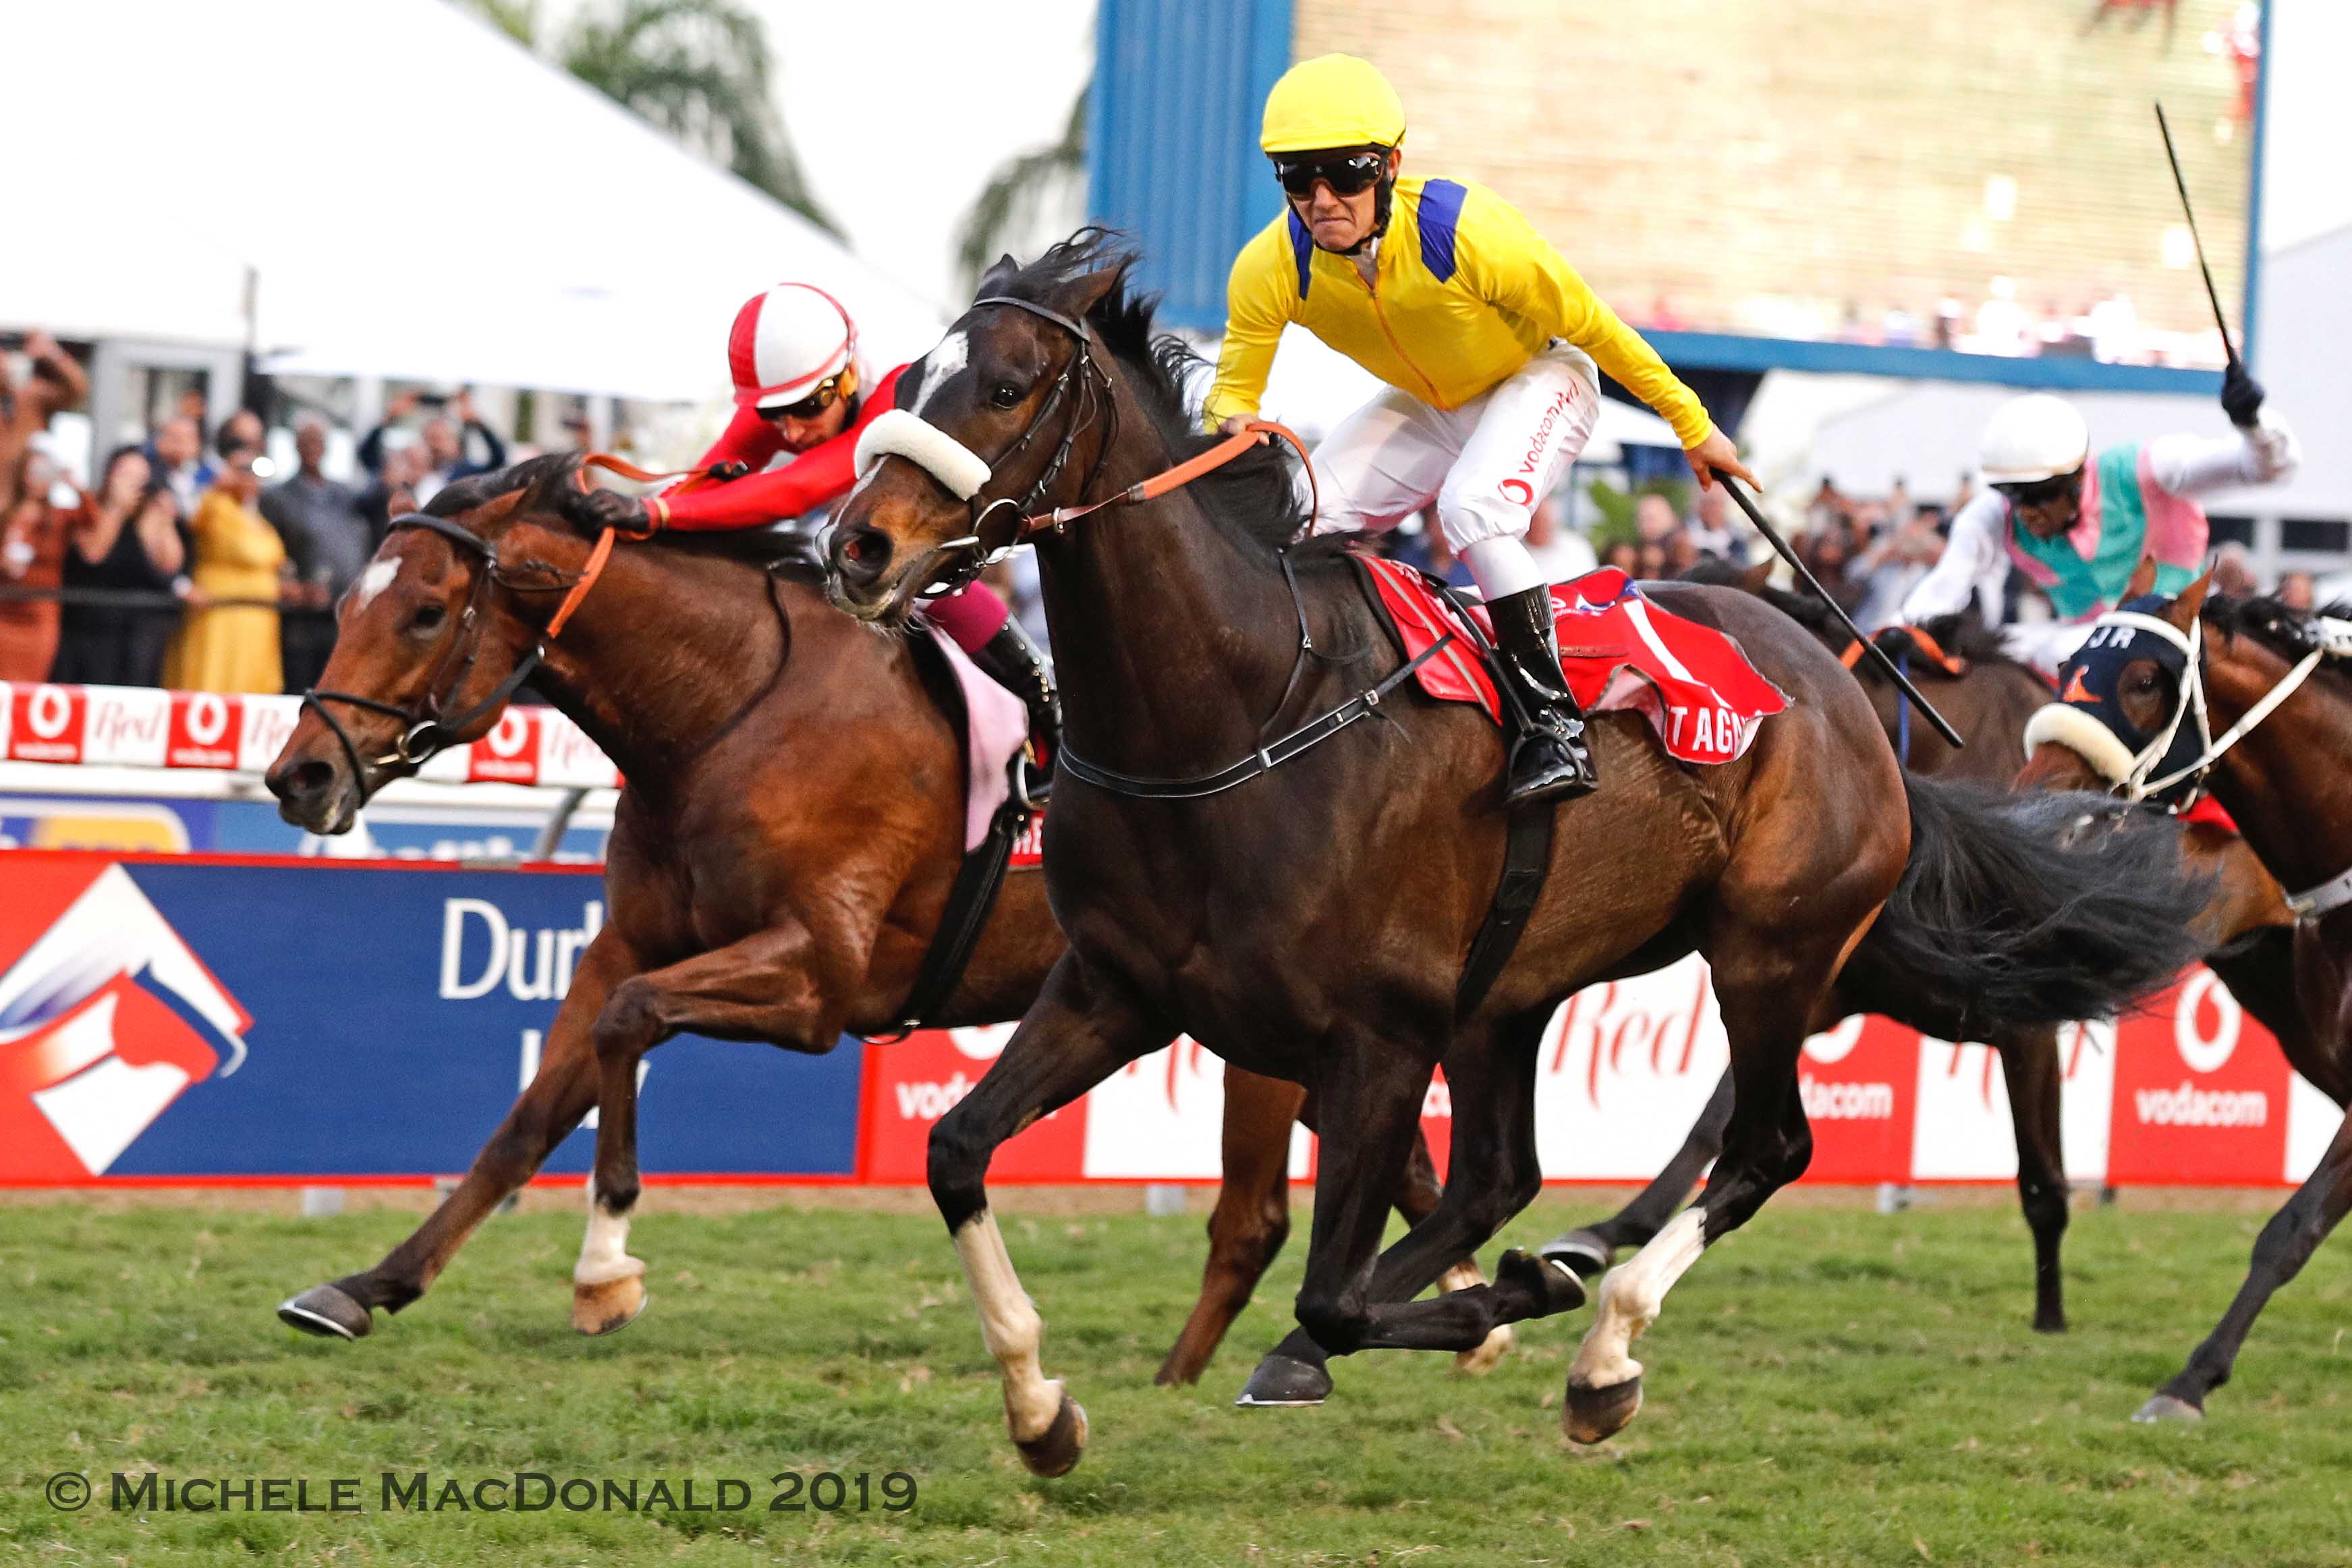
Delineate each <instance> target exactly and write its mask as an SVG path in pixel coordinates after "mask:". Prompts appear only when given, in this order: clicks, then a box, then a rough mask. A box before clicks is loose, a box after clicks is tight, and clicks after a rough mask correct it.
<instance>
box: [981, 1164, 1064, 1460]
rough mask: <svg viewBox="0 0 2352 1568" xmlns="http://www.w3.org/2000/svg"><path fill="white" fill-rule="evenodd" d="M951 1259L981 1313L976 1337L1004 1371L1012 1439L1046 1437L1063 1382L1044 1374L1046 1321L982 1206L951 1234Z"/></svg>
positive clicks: (1025, 1440)
mask: <svg viewBox="0 0 2352 1568" xmlns="http://www.w3.org/2000/svg"><path fill="white" fill-rule="evenodd" d="M955 1248H956V1258H957V1259H958V1260H959V1261H961V1263H962V1264H963V1278H964V1283H965V1284H966V1285H967V1286H968V1287H969V1288H970V1289H971V1304H972V1306H973V1307H974V1308H976V1309H978V1310H979V1312H980V1337H981V1339H982V1341H983V1342H985V1343H986V1344H987V1346H988V1353H989V1354H990V1355H992V1356H993V1357H995V1358H996V1364H997V1366H998V1367H999V1368H1001V1369H1002V1370H1003V1373H1004V1419H1005V1423H1006V1424H1007V1425H1008V1426H1011V1428H1012V1429H1013V1441H1014V1442H1016V1443H1029V1442H1034V1441H1035V1440H1036V1439H1037V1438H1039V1437H1042V1436H1045V1429H1046V1428H1047V1427H1049V1426H1053V1424H1054V1417H1055V1415H1056V1414H1058V1413H1059V1412H1060V1410H1061V1408H1062V1385H1061V1384H1060V1383H1059V1382H1057V1381H1054V1380H1050V1379H1048V1378H1047V1377H1046V1376H1045V1370H1044V1368H1043V1367H1042V1366H1041V1365H1040V1363H1039V1362H1038V1359H1037V1352H1038V1349H1039V1346H1040V1345H1041V1344H1042V1342H1044V1339H1045V1320H1044V1319H1043V1318H1040V1317H1039V1316H1038V1315H1037V1309H1036V1306H1035V1305H1034V1303H1033V1302H1031V1300H1029V1294H1028V1292H1027V1291H1025V1290H1024V1289H1021V1277H1020V1276H1019V1275H1017V1274H1015V1273H1014V1272H1013V1257H1012V1255H1011V1254H1010V1253H1008V1252H1006V1251H1005V1249H1004V1235H1003V1232H1002V1231H1000V1230H998V1229H997V1228H996V1216H995V1215H993V1214H991V1213H990V1212H989V1211H988V1210H986V1209H982V1210H981V1211H980V1212H979V1213H978V1214H976V1215H972V1216H971V1218H970V1219H968V1220H966V1221H964V1223H963V1226H962V1228H961V1229H959V1230H958V1231H957V1232H956V1233H955Z"/></svg>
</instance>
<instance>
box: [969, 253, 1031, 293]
mask: <svg viewBox="0 0 2352 1568" xmlns="http://www.w3.org/2000/svg"><path fill="white" fill-rule="evenodd" d="M1020 270H1021V264H1020V263H1019V262H1017V261H1015V260H1013V253H1012V252H1011V251H1009V250H1008V251H1006V252H1005V253H1004V254H1003V255H1002V256H1000V257H998V258H996V264H995V265H994V266H992V267H991V268H989V269H988V270H987V271H986V272H984V273H982V274H981V279H980V289H979V292H977V293H976V294H974V295H973V296H972V297H973V298H974V299H977V300H985V299H987V298H989V297H990V296H991V295H994V294H1002V293H1003V292H1004V287H1005V285H1006V284H1008V283H1010V282H1012V281H1013V274H1014V273H1016V272H1018V271H1020Z"/></svg>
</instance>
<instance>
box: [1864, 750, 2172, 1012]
mask: <svg viewBox="0 0 2352 1568" xmlns="http://www.w3.org/2000/svg"><path fill="white" fill-rule="evenodd" d="M1903 782H1904V785H1905V787H1906V791H1907V793H1908V795H1909V796H1910V805H1911V859H1910V862H1909V864H1907V865H1906V866H1905V867H1904V868H1903V879H1902V880H1901V881H1900V882H1898V883H1897V884H1896V885H1895V894H1894V896H1893V897H1892V898H1890V899H1888V900H1886V906H1885V909H1884V910H1880V912H1879V916H1878V919H1877V921H1876V922H1875V923H1874V924H1873V925H1872V926H1871V928H1870V932H1869V934H1868V935H1867V936H1866V937H1865V938H1864V940H1863V942H1862V943H1861V945H1860V947H1859V948H1857V949H1856V951H1855V953H1854V958H1855V960H1856V961H1857V965H1858V968H1859V970H1860V972H1861V973H1864V974H1868V975H1869V977H1870V978H1871V979H1872V980H1873V981H1874V982H1875V984H1874V985H1873V987H1872V989H1874V990H1877V989H1885V988H1887V987H1888V986H1889V984H1890V983H1892V984H1894V985H1895V986H1899V987H1901V988H1903V989H1904V990H1905V991H1906V992H1907V993H1908V994H1909V995H1910V996H1911V997H1912V998H1913V999H1915V1000H1916V1001H1918V1002H1924V1003H1929V1004H1930V1005H1937V1010H1938V1011H1942V1012H1948V1014H1949V1015H1951V1016H1957V1017H1958V1018H1959V1019H1961V1020H1962V1021H1963V1023H1964V1024H1965V1026H1966V1029H1967V1033H1968V1034H1969V1036H1970V1037H1974V1038H1979V1039H1980V1038H1982V1037H1984V1035H1985V1033H1986V1032H1988V1031H1990V1030H1992V1029H1995V1028H1999V1027H2002V1026H2011V1027H2015V1026H2031V1025H2041V1024H2056V1023H2063V1022H2066V1021H2068V1020H2070V1019H2075V1018H2101V1017H2108V1016H2113V1015H2114V1014H2116V1013H2118V1012H2120V1011H2122V1010H2123V1009H2125V1008H2126V1007H2128V1006H2130V1005H2132V1004H2133V1003H2134V1002H2136V1001H2137V1000H2139V999H2140V998H2141V997H2143V996H2145V995H2147V994H2148V993H2149V992H2152V991H2155V990H2157V989H2158V988H2159V987H2161V986H2162V985H2163V984H2165V983H2166V982H2167V981H2168V980H2170V979H2171V978H2172V977H2173V976H2174V975H2175V974H2177V973H2179V972H2180V970H2181V969H2182V968H2183V967H2184V966H2185V965H2187V964H2188V963H2190V962H2192V961H2193V960H2195V959H2196V958H2197V957H2198V956H2199V955H2200V953H2201V952H2203V951H2204V947H2205V943H2204V942H2203V941H2202V940H2200V938H2199V936H2198V935H2197V934H2196V932H2195V931H2192V930H2191V929H2190V922H2191V921H2194V920H2195V919H2196V918H2197V915H2198V914H2199V912H2200V910H2202V909H2203V908H2204V907H2205V904H2206V901H2207V900H2208V898H2209V897H2210V890H2211V889H2210V878H2201V877H2192V876H2190V875H2189V874H2188V873H2187V872H2186V871H2185V870H2184V868H2183V865H2182V861H2181V855H2180V830H2179V826H2178V825H2176V824H2174V823H2173V822H2171V821H2170V820H2169V819H2168V818H2164V817H2159V816H2156V815H2155V814H2154V813H2151V812H2147V811H2139V810H2134V809H2132V808H2129V807H2126V806H2124V805H2121V804H2120V803H2119V802H2117V801H2116V800H2114V799H2113V798H2111V797H2109V796H2106V795H2084V794H2073V793H2063V794H2062V793H2054V792H2048V791H2039V792H2028V793H2024V794H2020V795H2005V794H2002V793H2000V792H1999V791H1996V790H1990V789H1986V788H1984V787H1982V786H1980V785H1975V784H1951V783H1945V782H1942V781H1939V780H1936V779H1929V778H1922V777H1920V776H1919V775H1917V774H1916V773H1905V774H1904V775H1903ZM1860 977H1861V975H1860V974H1858V975H1857V978H1860Z"/></svg>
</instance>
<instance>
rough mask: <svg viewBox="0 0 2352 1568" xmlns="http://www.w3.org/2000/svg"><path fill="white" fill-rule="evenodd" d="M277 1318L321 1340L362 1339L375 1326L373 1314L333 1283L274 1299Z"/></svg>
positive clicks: (290, 1326)
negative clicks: (286, 1297)
mask: <svg viewBox="0 0 2352 1568" xmlns="http://www.w3.org/2000/svg"><path fill="white" fill-rule="evenodd" d="M278 1321H279V1322H281V1323H283V1324H285V1325H286V1326H287V1327H288V1328H289V1329H299V1330H301V1331H303V1332H304V1333H306V1334H316V1335H318V1336H319V1337H320V1339H322V1340H363V1339H365V1338H367V1337H368V1331H370V1330H372V1329H373V1328H374V1327H375V1314H374V1313H373V1312H371V1311H369V1310H367V1309H366V1308H365V1307H362V1306H361V1305H360V1304H359V1302H358V1301H357V1300H354V1299H353V1298H352V1294H351V1292H349V1291H347V1290H345V1289H342V1288H341V1286H337V1285H313V1286H311V1287H310V1289H308V1290H305V1291H303V1292H302V1293H301V1294H300V1295H299V1296H293V1297H289V1298H288V1299H287V1300H283V1301H280V1302H278Z"/></svg>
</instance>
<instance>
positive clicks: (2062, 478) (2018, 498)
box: [1993, 468, 2083, 506]
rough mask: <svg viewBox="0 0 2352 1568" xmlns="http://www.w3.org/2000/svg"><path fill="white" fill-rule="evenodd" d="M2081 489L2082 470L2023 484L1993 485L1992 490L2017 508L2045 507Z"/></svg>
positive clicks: (2078, 469) (2077, 469)
mask: <svg viewBox="0 0 2352 1568" xmlns="http://www.w3.org/2000/svg"><path fill="white" fill-rule="evenodd" d="M2082 488H2083V470H2082V469H2080V468H2076V469H2075V470H2074V472H2073V473H2071V474H2053V475H2052V476H2051V477H2050V478H2048V479H2032V480H2028V481H2027V482H2025V483H2023V484H2016V485H1995V486H1993V489H1997V490H1999V491H2000V493H2001V494H2002V495H2004V496H2007V497H2008V498H2009V499H2010V500H2011V502H2013V503H2015V504H2016V505H2018V506H2047V505H2049V504H2050V503H2051V502H2052V501H2053V500H2059V499H2061V498H2062V497H2065V496H2070V495H2073V494H2074V493H2075V492H2076V491H2078V490H2080V489H2082Z"/></svg>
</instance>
